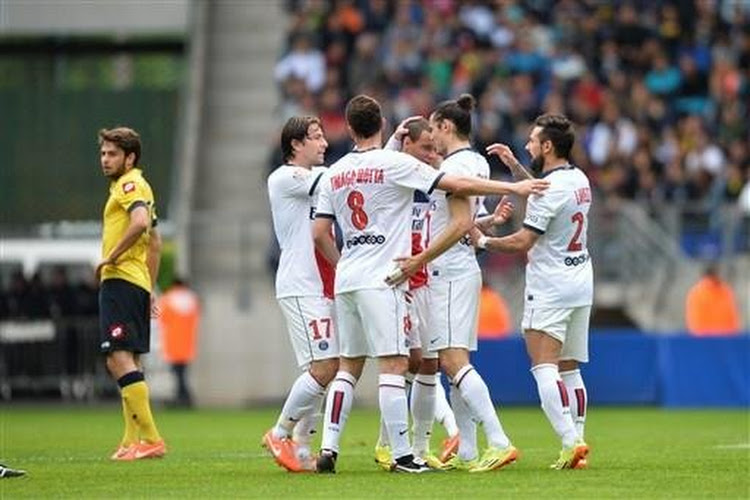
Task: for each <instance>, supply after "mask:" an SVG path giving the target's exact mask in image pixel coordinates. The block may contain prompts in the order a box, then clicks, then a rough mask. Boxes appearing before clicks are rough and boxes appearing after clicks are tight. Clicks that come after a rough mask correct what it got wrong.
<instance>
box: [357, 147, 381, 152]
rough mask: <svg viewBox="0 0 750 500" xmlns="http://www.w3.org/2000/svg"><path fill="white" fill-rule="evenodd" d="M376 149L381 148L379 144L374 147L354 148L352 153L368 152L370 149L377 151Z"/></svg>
mask: <svg viewBox="0 0 750 500" xmlns="http://www.w3.org/2000/svg"><path fill="white" fill-rule="evenodd" d="M376 149H380V148H379V147H377V146H373V147H371V148H367V149H357V148H354V149H352V153H367V152H368V151H375V150H376Z"/></svg>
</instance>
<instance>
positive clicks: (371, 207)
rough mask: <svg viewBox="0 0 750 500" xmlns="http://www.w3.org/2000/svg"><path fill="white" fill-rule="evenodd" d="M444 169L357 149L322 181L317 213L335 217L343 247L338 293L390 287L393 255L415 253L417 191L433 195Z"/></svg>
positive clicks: (384, 152)
mask: <svg viewBox="0 0 750 500" xmlns="http://www.w3.org/2000/svg"><path fill="white" fill-rule="evenodd" d="M441 176H442V174H441V172H439V171H437V170H435V169H433V168H432V167H430V166H429V165H426V164H424V163H422V162H420V161H419V160H417V159H416V158H414V157H413V156H409V155H407V154H405V153H401V152H397V151H388V150H382V149H372V150H366V151H352V152H351V153H349V154H347V155H346V156H344V157H343V158H341V159H340V160H339V161H337V162H336V163H334V164H333V165H331V167H330V168H329V169H328V171H327V172H326V173H325V175H324V176H323V179H321V181H320V184H321V186H320V195H319V197H318V206H317V217H328V218H335V219H336V221H337V222H338V224H339V227H340V228H341V231H342V239H343V248H342V250H341V259H340V260H339V263H338V265H337V266H336V284H335V291H336V293H337V294H339V293H343V292H349V291H353V290H361V289H368V288H388V285H387V284H386V283H385V281H384V280H385V278H386V276H387V275H388V274H389V273H390V272H391V271H392V270H393V269H395V268H396V263H395V262H394V259H396V258H397V257H408V256H410V255H411V249H412V248H411V243H412V240H411V238H412V236H411V234H412V231H411V228H412V213H413V208H412V207H413V202H414V191H415V190H419V191H423V192H424V193H426V194H428V195H429V194H430V193H431V192H432V191H433V189H434V188H435V186H436V185H437V183H438V181H439V180H440V177H441Z"/></svg>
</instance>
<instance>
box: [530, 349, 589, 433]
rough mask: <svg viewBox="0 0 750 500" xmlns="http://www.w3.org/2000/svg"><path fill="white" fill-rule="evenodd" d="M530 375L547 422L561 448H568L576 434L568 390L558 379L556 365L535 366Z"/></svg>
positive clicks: (558, 374)
mask: <svg viewBox="0 0 750 500" xmlns="http://www.w3.org/2000/svg"><path fill="white" fill-rule="evenodd" d="M531 373H532V374H533V375H534V378H535V379H536V387H537V390H538V391H539V399H541V401H542V410H544V414H545V415H547V420H549V422H550V424H552V428H553V429H554V430H555V432H556V433H557V435H558V436H560V439H562V445H563V447H565V448H570V447H571V446H573V445H574V444H575V442H576V439H577V438H578V433H577V432H576V429H575V427H574V426H573V420H572V419H571V418H570V406H569V404H568V390H567V389H566V388H565V384H563V381H562V380H561V379H560V373H559V372H558V371H557V365H553V364H551V363H543V364H540V365H536V366H533V367H532V368H531Z"/></svg>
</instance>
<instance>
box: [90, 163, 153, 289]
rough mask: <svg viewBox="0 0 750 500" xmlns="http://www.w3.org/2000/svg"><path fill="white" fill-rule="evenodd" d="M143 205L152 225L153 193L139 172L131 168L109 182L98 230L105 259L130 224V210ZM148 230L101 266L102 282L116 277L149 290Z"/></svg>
mask: <svg viewBox="0 0 750 500" xmlns="http://www.w3.org/2000/svg"><path fill="white" fill-rule="evenodd" d="M138 206H145V207H146V209H147V210H148V211H149V215H150V218H151V221H152V225H155V224H156V208H155V206H154V194H153V192H152V191H151V186H149V184H148V182H146V179H144V178H143V173H142V172H141V170H140V169H138V168H133V169H131V170H130V171H128V172H127V173H125V174H124V175H122V176H121V177H120V178H119V179H117V180H115V181H112V182H111V183H110V185H109V198H108V199H107V204H106V205H105V206H104V223H103V231H102V258H106V257H107V256H108V255H109V254H110V253H111V252H112V250H113V249H114V248H115V246H117V243H118V242H119V241H120V240H121V239H122V237H123V235H124V234H125V231H126V230H127V228H128V225H129V224H130V211H131V210H133V209H134V208H136V207H138ZM149 238H150V233H149V231H146V232H145V233H143V234H142V235H141V236H140V238H138V241H136V242H135V243H134V244H133V246H132V247H130V248H129V249H128V250H126V251H125V253H123V254H122V255H121V256H120V257H119V258H118V259H117V262H116V263H115V265H113V266H104V269H103V270H102V281H104V280H106V279H112V278H119V279H123V280H125V281H129V282H130V283H133V284H135V285H138V286H139V287H141V288H143V289H145V290H146V291H147V292H149V293H150V292H151V277H150V275H149V272H148V267H147V266H146V256H147V255H148V242H149Z"/></svg>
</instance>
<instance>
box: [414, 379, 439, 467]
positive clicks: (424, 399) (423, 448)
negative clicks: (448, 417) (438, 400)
mask: <svg viewBox="0 0 750 500" xmlns="http://www.w3.org/2000/svg"><path fill="white" fill-rule="evenodd" d="M411 418H412V421H413V430H414V444H413V446H412V450H413V451H414V456H416V457H423V456H425V455H426V454H427V451H428V450H429V449H430V435H431V434H432V421H433V419H434V418H435V376H434V375H417V376H416V377H415V378H414V385H413V386H412V393H411Z"/></svg>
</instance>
